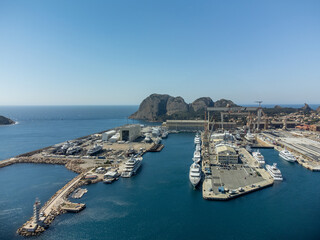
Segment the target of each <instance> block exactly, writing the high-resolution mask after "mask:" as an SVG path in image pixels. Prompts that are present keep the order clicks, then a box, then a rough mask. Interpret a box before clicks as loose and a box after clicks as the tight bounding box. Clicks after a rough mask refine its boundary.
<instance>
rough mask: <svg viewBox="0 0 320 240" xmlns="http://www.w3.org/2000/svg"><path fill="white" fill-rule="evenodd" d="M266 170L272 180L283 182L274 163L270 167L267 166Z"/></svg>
mask: <svg viewBox="0 0 320 240" xmlns="http://www.w3.org/2000/svg"><path fill="white" fill-rule="evenodd" d="M266 169H267V171H268V172H269V173H270V175H271V177H273V179H274V180H276V181H282V180H283V177H282V174H281V171H280V170H279V168H277V164H276V163H274V164H273V165H272V166H271V165H268V164H267V165H266Z"/></svg>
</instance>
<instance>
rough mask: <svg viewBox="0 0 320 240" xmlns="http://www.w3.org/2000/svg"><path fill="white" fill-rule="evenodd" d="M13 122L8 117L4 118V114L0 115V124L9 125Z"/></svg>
mask: <svg viewBox="0 0 320 240" xmlns="http://www.w3.org/2000/svg"><path fill="white" fill-rule="evenodd" d="M14 123H15V122H14V121H13V120H11V119H9V118H6V117H4V116H0V125H10V124H14Z"/></svg>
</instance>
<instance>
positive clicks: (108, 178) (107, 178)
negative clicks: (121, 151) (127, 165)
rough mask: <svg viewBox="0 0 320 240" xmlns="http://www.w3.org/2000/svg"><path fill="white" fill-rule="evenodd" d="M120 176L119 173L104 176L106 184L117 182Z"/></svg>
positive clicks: (112, 172) (109, 172) (109, 173)
mask: <svg viewBox="0 0 320 240" xmlns="http://www.w3.org/2000/svg"><path fill="white" fill-rule="evenodd" d="M119 176H120V174H119V173H118V171H116V170H115V171H108V172H107V173H106V174H105V175H104V180H103V182H104V183H112V182H113V181H114V180H116V179H117V178H118V177H119Z"/></svg>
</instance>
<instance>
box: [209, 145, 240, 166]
mask: <svg viewBox="0 0 320 240" xmlns="http://www.w3.org/2000/svg"><path fill="white" fill-rule="evenodd" d="M215 149H216V153H217V160H218V161H219V162H220V163H221V164H236V163H238V157H239V156H238V154H237V152H236V150H235V149H234V148H232V147H230V146H228V145H219V146H217V147H216V148H215Z"/></svg>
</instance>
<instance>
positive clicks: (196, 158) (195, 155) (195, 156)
mask: <svg viewBox="0 0 320 240" xmlns="http://www.w3.org/2000/svg"><path fill="white" fill-rule="evenodd" d="M192 160H193V161H194V162H195V163H199V162H200V161H201V154H200V152H199V151H194V153H193V158H192Z"/></svg>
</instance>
